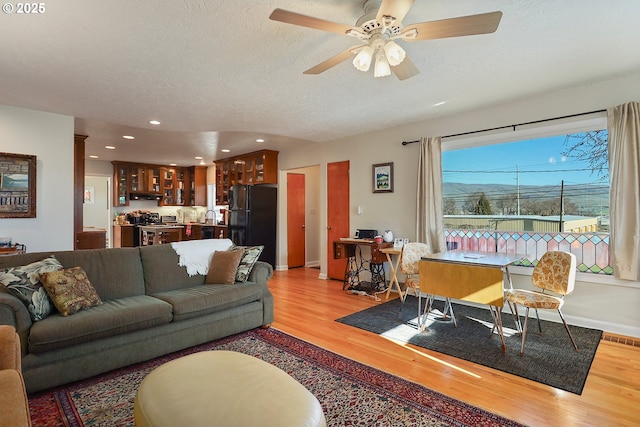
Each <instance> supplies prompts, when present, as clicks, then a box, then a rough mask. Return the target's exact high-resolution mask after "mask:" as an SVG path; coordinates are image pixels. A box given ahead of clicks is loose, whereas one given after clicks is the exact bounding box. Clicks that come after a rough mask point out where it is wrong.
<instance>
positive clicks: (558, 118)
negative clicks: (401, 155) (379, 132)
mask: <svg viewBox="0 0 640 427" xmlns="http://www.w3.org/2000/svg"><path fill="white" fill-rule="evenodd" d="M606 111H607V110H605V109H603V110H594V111H589V112H586V113H578V114H569V115H567V116H560V117H554V118H552V119H542V120H534V121H532V122H525V123H518V124H515V125H507V126H498V127H495V128H489V129H481V130H472V131H470V132H462V133H456V134H453V135H445V136H443V137H442V139H444V138H453V137H455V136H464V135H473V134H474V133H482V132H490V131H492V130H500V129H509V128H513V131H514V132H515V130H516V127H517V126H526V125H533V124H536V123H544V122H551V121H554V120H561V119H568V118H571V117H580V116H586V115H588V114H594V113H604V112H606ZM416 142H420V140H416V141H402V145H409V144H414V143H416Z"/></svg>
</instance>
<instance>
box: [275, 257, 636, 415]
mask: <svg viewBox="0 0 640 427" xmlns="http://www.w3.org/2000/svg"><path fill="white" fill-rule="evenodd" d="M318 274H319V270H317V269H311V268H296V269H291V270H288V271H277V272H275V273H274V277H273V278H272V279H271V280H270V281H269V288H270V289H271V291H272V293H273V294H274V297H275V321H274V323H273V325H272V326H273V327H275V328H277V329H278V330H281V331H283V332H286V333H288V334H290V335H293V336H296V337H298V338H301V339H303V340H305V341H309V342H312V343H314V344H316V345H318V346H320V347H323V348H326V349H328V350H331V351H333V352H335V353H338V354H341V355H343V356H345V357H348V358H351V359H355V360H358V361H360V362H362V363H365V364H368V365H370V366H373V367H376V368H378V369H381V370H384V371H387V372H389V373H392V374H394V375H397V376H400V377H403V378H405V379H407V380H410V381H413V382H417V383H420V384H422V385H424V386H426V387H428V388H430V389H433V390H437V391H439V392H441V393H444V394H446V395H448V396H451V397H454V398H456V399H459V400H462V401H465V402H467V403H470V404H472V405H475V406H478V407H481V408H483V409H486V410H488V411H491V412H493V413H496V414H499V415H502V416H504V417H507V418H510V419H513V420H516V421H518V422H521V423H523V424H527V425H531V426H554V427H555V426H564V427H569V426H587V425H588V426H640V347H634V346H631V345H626V344H620V343H615V342H609V341H602V342H601V343H600V345H599V347H598V351H597V353H596V357H595V360H594V361H593V365H592V367H591V371H590V373H589V377H588V378H587V382H586V385H585V388H584V391H583V393H582V395H576V394H573V393H569V392H565V391H563V390H558V389H555V388H553V387H549V386H546V385H543V384H539V383H536V382H533V381H529V380H526V379H523V378H520V377H517V376H513V375H509V374H506V373H503V372H501V371H496V370H493V369H490V368H486V367H484V366H481V365H476V364H474V363H470V362H466V361H464V360H460V359H456V358H454V357H450V356H446V355H442V354H439V353H436V352H433V351H429V350H425V349H421V348H419V347H415V346H412V345H405V344H400V343H396V342H392V341H390V340H388V339H386V338H383V337H381V336H378V335H376V334H373V333H370V332H366V331H363V330H360V329H357V328H353V327H350V326H347V325H343V324H341V323H338V322H335V319H337V318H339V317H342V316H345V315H347V314H350V313H354V312H356V311H359V310H363V309H365V308H367V307H370V306H373V305H375V304H380V303H382V302H384V301H385V299H384V296H383V298H382V301H381V302H376V301H375V300H374V299H372V298H370V297H367V296H360V295H353V294H349V293H345V292H343V291H342V282H339V281H336V280H320V279H318V278H317V277H318ZM391 295H392V297H395V294H393V293H392V294H391ZM390 298H391V297H390Z"/></svg>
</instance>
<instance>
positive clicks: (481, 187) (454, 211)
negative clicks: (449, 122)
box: [442, 115, 613, 275]
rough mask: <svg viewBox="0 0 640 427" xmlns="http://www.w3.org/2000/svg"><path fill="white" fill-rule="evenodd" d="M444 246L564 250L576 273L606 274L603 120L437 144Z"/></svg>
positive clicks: (536, 252) (532, 254)
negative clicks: (575, 264) (440, 149)
mask: <svg viewBox="0 0 640 427" xmlns="http://www.w3.org/2000/svg"><path fill="white" fill-rule="evenodd" d="M442 172H443V181H444V188H443V206H444V223H445V229H446V230H445V236H446V239H447V246H448V247H449V248H458V249H465V250H476V251H488V252H518V253H526V254H527V258H526V259H525V260H523V261H522V263H521V265H523V266H534V265H535V264H536V263H537V261H538V259H539V258H540V257H541V256H542V254H543V253H544V252H547V251H549V250H566V251H570V252H572V253H574V254H575V255H576V257H577V258H578V270H579V271H581V272H585V273H595V274H604V275H611V274H613V269H612V267H611V265H610V262H609V234H608V231H609V174H608V162H607V131H606V117H604V115H601V116H600V117H595V118H593V117H592V118H590V119H586V120H581V121H580V122H573V123H571V122H567V123H564V124H554V125H549V126H545V127H537V128H534V129H525V130H515V131H513V132H508V133H502V134H498V135H491V136H487V135H483V136H482V137H478V138H467V139H460V140H457V141H451V142H449V141H447V140H445V141H444V142H443V153H442Z"/></svg>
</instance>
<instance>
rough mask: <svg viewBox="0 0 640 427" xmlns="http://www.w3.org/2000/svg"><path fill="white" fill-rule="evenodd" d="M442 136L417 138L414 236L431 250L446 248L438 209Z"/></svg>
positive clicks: (440, 188) (443, 249)
mask: <svg viewBox="0 0 640 427" xmlns="http://www.w3.org/2000/svg"><path fill="white" fill-rule="evenodd" d="M441 145H442V138H441V137H439V136H436V137H426V138H420V155H419V160H418V191H417V194H416V202H417V203H416V240H417V241H418V242H423V243H426V244H427V245H428V246H429V251H430V252H431V253H436V252H443V251H445V250H446V249H447V246H446V242H445V238H444V217H443V213H442V152H441Z"/></svg>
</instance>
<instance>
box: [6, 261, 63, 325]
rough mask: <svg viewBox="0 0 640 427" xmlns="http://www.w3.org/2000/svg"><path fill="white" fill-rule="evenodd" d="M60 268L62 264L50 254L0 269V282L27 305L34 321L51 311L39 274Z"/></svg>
mask: <svg viewBox="0 0 640 427" xmlns="http://www.w3.org/2000/svg"><path fill="white" fill-rule="evenodd" d="M60 269H62V264H60V262H59V261H58V260H57V259H56V258H55V257H54V256H53V255H51V256H49V257H47V258H45V259H43V260H41V261H36V262H32V263H31V264H27V265H22V266H17V267H10V268H6V269H4V270H2V271H0V284H2V285H4V286H5V287H6V288H7V290H8V291H9V293H11V294H13V295H14V296H16V297H18V299H20V301H22V302H23V303H24V304H25V305H26V306H27V309H28V310H29V315H30V316H31V320H33V321H34V322H36V321H38V320H42V319H44V318H45V317H47V316H48V315H49V314H51V311H52V305H51V301H50V300H49V296H48V295H47V292H46V291H45V289H44V288H43V287H42V283H41V282H40V275H41V274H42V273H46V272H50V271H57V270H60Z"/></svg>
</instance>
